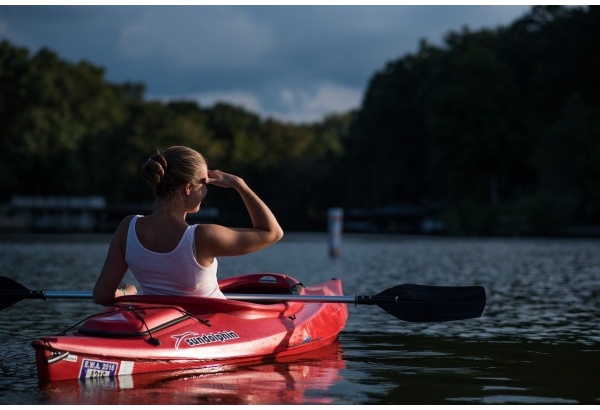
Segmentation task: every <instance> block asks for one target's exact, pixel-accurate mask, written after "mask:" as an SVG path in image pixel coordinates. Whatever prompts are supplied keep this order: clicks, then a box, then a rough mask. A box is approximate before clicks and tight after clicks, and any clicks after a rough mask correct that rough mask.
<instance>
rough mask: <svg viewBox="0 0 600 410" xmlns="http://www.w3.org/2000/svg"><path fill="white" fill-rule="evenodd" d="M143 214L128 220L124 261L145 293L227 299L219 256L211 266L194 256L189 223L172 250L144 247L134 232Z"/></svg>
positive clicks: (192, 230) (192, 229)
mask: <svg viewBox="0 0 600 410" xmlns="http://www.w3.org/2000/svg"><path fill="white" fill-rule="evenodd" d="M139 217H140V215H136V216H134V217H133V218H132V219H131V222H130V223H129V230H128V232H127V248H126V251H125V262H126V263H127V265H128V266H129V269H130V270H131V273H133V276H134V277H135V278H136V280H137V281H138V282H139V284H140V287H141V292H140V293H142V294H144V295H177V296H206V297H213V298H221V299H225V296H224V295H223V293H222V292H221V290H220V289H219V284H218V282H217V267H218V263H217V259H216V258H215V259H214V261H213V263H212V265H211V266H210V267H208V268H205V267H203V266H202V265H200V264H199V263H198V261H196V257H195V256H194V253H195V252H194V231H195V227H196V225H191V226H188V227H187V229H186V230H185V233H184V234H183V237H182V238H181V240H180V241H179V244H178V245H177V247H176V248H175V249H173V250H172V251H171V252H166V253H159V252H153V251H151V250H148V249H146V248H144V246H143V245H142V244H141V243H140V241H139V239H138V237H137V234H136V232H135V224H136V221H137V220H138V218H139Z"/></svg>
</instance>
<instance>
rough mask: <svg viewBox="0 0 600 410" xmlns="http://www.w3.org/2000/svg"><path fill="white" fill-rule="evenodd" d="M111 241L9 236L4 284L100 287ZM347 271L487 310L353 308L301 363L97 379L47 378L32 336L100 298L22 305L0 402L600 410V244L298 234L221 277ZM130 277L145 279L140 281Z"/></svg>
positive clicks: (8, 329)
mask: <svg viewBox="0 0 600 410" xmlns="http://www.w3.org/2000/svg"><path fill="white" fill-rule="evenodd" d="M109 240H110V236H106V235H65V236H54V235H46V236H31V235H12V236H6V235H5V236H2V237H0V266H1V267H2V269H1V270H0V275H2V276H8V277H10V278H13V279H15V280H17V281H19V282H21V283H22V284H24V285H25V286H27V287H28V288H30V289H47V290H86V291H89V290H91V289H92V288H93V286H94V283H95V280H96V277H97V275H98V272H99V269H100V267H101V266H102V263H103V260H104V256H105V253H106V250H107V247H108V241H109ZM256 272H281V273H286V274H288V275H290V276H293V277H296V278H297V279H299V280H300V281H302V282H303V283H305V284H311V283H316V282H321V281H323V280H326V279H329V278H331V277H337V278H341V279H342V281H343V285H344V290H345V293H346V294H355V293H358V294H360V295H373V294H376V293H378V292H380V291H382V290H384V289H386V288H389V287H392V286H395V285H397V284H402V283H420V284H425V285H450V286H462V285H483V286H484V287H485V288H486V291H487V296H488V299H487V306H486V310H485V312H484V315H483V317H481V318H478V319H471V320H464V321H455V322H445V323H407V322H403V321H400V320H398V319H396V318H394V317H393V316H390V315H388V314H387V313H386V312H384V311H383V310H381V309H380V308H379V307H377V306H364V305H361V306H353V305H350V306H349V307H348V308H349V318H348V323H347V325H346V328H345V329H344V330H343V332H342V333H341V334H340V337H339V342H338V343H336V344H335V345H333V346H331V348H329V349H325V350H323V351H321V352H317V353H315V354H312V355H308V356H306V357H300V358H297V359H294V360H292V361H289V362H288V363H263V364H259V365H245V366H237V367H215V368H209V369H206V370H204V371H196V372H192V373H188V374H162V375H160V377H156V376H152V377H147V378H139V379H138V378H134V379H126V378H124V379H118V380H111V381H105V382H98V383H88V384H80V383H79V382H77V381H76V382H67V383H50V384H40V383H39V382H38V380H37V375H36V370H35V359H34V352H33V349H32V348H31V346H30V342H31V340H33V339H35V338H36V337H38V336H42V335H50V334H54V333H57V332H60V331H62V330H65V329H66V328H68V327H69V326H71V325H73V324H75V323H76V322H78V321H79V320H81V319H83V318H84V317H86V316H87V315H89V314H92V313H94V312H96V311H98V309H99V308H98V306H96V305H94V304H93V303H92V302H91V301H90V300H61V299H49V300H47V301H41V300H23V301H21V302H19V303H18V304H16V305H14V306H12V307H10V308H7V309H5V310H3V311H1V312H0V404H159V403H162V404H359V405H367V404H446V405H453V404H502V405H504V404H595V405H598V404H600V240H588V239H579V240H576V239H569V240H563V239H521V238H514V239H512V238H510V239H480V238H477V239H457V238H435V237H431V238H430V237H408V236H375V235H349V234H346V235H344V237H343V243H342V248H341V256H340V257H338V258H330V257H329V256H328V248H327V235H326V234H300V233H288V234H286V236H285V238H284V239H283V240H282V241H281V242H279V243H277V244H275V245H274V246H272V247H270V248H267V249H265V250H263V251H260V252H258V253H255V254H252V255H247V256H243V257H235V258H221V259H219V277H221V278H224V277H229V276H236V275H239V274H245V273H256ZM128 280H129V281H132V282H133V280H132V279H131V277H130V276H129V275H128Z"/></svg>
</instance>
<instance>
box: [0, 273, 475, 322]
mask: <svg viewBox="0 0 600 410" xmlns="http://www.w3.org/2000/svg"><path fill="white" fill-rule="evenodd" d="M0 296H1V299H2V300H1V301H0V310H2V309H5V308H7V307H9V306H12V305H14V304H15V303H17V302H19V301H21V300H23V299H44V300H45V299H52V298H65V299H92V292H80V291H52V290H30V289H27V288H26V287H25V286H23V285H22V284H20V283H19V282H17V281H15V280H13V279H10V278H7V277H4V276H0ZM225 297H227V298H228V299H232V300H240V301H247V302H290V301H300V302H305V303H354V304H355V305H377V306H379V307H380V308H382V309H383V310H385V311H386V312H388V313H389V314H390V315H393V316H395V317H397V318H398V319H400V320H404V321H406V322H445V321H450V320H462V319H473V318H477V317H480V316H481V315H482V314H483V309H484V308H485V302H486V296H485V289H484V288H483V287H482V286H425V285H411V284H408V285H398V286H394V287H392V288H389V289H386V290H384V291H383V292H380V293H378V294H376V295H375V296H360V295H354V296H318V295H317V296H315V295H259V294H226V295H225Z"/></svg>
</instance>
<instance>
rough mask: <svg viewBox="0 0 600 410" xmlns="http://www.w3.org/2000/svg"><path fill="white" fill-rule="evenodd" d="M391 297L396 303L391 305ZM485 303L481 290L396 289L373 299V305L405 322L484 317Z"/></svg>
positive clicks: (473, 288)
mask: <svg viewBox="0 0 600 410" xmlns="http://www.w3.org/2000/svg"><path fill="white" fill-rule="evenodd" d="M380 297H381V298H382V299H381V301H379V300H378V298H380ZM391 297H393V298H395V303H394V302H393V301H390V298H391ZM384 299H385V301H384ZM485 301H486V297H485V289H484V288H483V287H482V286H424V285H412V284H408V285H398V286H394V287H393V288H390V289H386V290H384V291H383V292H381V293H378V294H377V295H376V296H374V297H373V303H374V304H376V305H377V306H379V307H380V308H382V309H383V310H385V311H386V312H388V313H389V314H390V315H393V316H396V317H397V318H398V319H401V320H404V321H407V322H446V321H450V320H463V319H473V318H477V317H480V316H481V315H482V314H483V310H484V308H485Z"/></svg>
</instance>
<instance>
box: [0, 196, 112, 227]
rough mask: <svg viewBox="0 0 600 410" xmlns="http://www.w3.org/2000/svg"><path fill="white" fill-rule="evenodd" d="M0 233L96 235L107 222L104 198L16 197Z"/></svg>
mask: <svg viewBox="0 0 600 410" xmlns="http://www.w3.org/2000/svg"><path fill="white" fill-rule="evenodd" d="M4 211H5V212H4V214H5V215H4V217H3V218H2V220H1V224H0V231H19V232H93V231H96V230H98V229H99V227H100V226H101V225H102V224H103V222H104V220H105V219H106V199H105V198H104V197H102V196H46V197H43V196H13V197H12V198H11V200H10V202H9V203H8V205H6V206H5V207H4Z"/></svg>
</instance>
